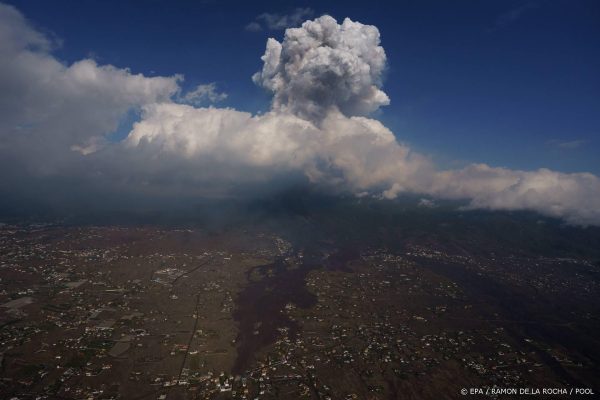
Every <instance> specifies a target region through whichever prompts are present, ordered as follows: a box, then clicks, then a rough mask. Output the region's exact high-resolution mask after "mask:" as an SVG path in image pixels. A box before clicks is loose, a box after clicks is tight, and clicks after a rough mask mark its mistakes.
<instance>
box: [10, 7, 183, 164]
mask: <svg viewBox="0 0 600 400" xmlns="http://www.w3.org/2000/svg"><path fill="white" fill-rule="evenodd" d="M51 48H52V42H51V41H50V40H49V39H48V38H46V37H45V36H44V35H42V34H41V33H39V32H38V31H36V30H34V29H33V28H32V27H31V26H30V25H29V24H28V23H27V21H26V20H25V19H24V17H23V16H22V15H21V14H20V13H19V12H18V11H17V10H16V9H15V8H14V7H12V6H8V5H4V4H0V113H1V114H0V140H1V148H3V149H8V148H10V151H9V152H10V153H11V155H12V156H15V155H19V156H20V157H23V158H27V161H28V162H29V165H28V166H29V167H33V168H41V169H45V170H47V169H52V168H53V167H55V166H56V164H58V163H62V162H63V161H64V162H66V161H67V160H64V158H65V157H66V158H69V154H68V153H69V152H70V150H69V149H70V148H71V147H72V146H74V147H73V148H79V147H81V148H84V147H85V148H88V149H89V145H90V143H91V142H94V143H96V144H99V143H100V142H101V141H102V138H103V137H105V136H106V135H107V134H109V133H111V132H113V131H114V130H115V129H116V128H117V126H118V123H119V121H120V120H121V118H122V117H123V115H124V114H125V113H126V112H127V111H128V110H130V109H131V108H135V107H139V106H141V105H142V104H146V103H152V102H157V101H167V100H169V99H170V98H171V96H172V95H173V94H175V93H176V92H177V91H178V90H179V86H178V83H177V81H178V80H179V79H180V78H179V77H178V76H173V77H155V78H148V77H145V76H143V75H140V74H132V73H131V72H130V71H129V70H127V69H120V68H116V67H113V66H111V65H103V66H100V65H98V64H97V63H96V62H95V61H94V60H91V59H84V60H81V61H78V62H75V63H73V64H71V65H65V64H64V63H61V62H60V61H58V60H57V59H56V58H55V57H53V56H52V55H51V54H50V49H51ZM65 149H67V152H65V151H63V150H65ZM83 152H84V153H85V152H86V151H85V150H84V151H83ZM32 154H35V156H33V155H32ZM53 164H54V165H53Z"/></svg>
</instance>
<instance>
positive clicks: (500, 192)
mask: <svg viewBox="0 0 600 400" xmlns="http://www.w3.org/2000/svg"><path fill="white" fill-rule="evenodd" d="M262 60H263V62H264V65H263V67H262V69H261V71H259V72H257V73H256V74H255V75H254V76H253V80H254V81H255V82H256V83H257V84H258V85H260V86H261V87H263V88H265V89H266V90H268V91H270V92H272V93H273V103H272V108H271V110H270V111H268V112H266V113H264V114H260V115H252V114H250V113H247V112H243V111H239V110H235V109H230V108H214V107H204V108H203V107H197V106H195V105H194V104H195V103H196V100H198V101H199V99H208V100H210V96H212V95H214V96H217V95H218V93H217V92H216V91H215V88H214V87H212V88H211V87H199V88H198V89H197V90H195V91H193V92H191V93H188V95H182V94H181V88H180V86H179V85H180V82H181V80H182V79H183V77H181V76H178V75H174V76H170V77H151V78H150V77H146V76H143V75H140V74H133V73H131V72H130V71H129V70H127V69H121V68H117V67H114V66H110V65H104V66H102V65H98V64H97V63H96V62H94V61H93V60H90V59H84V60H81V61H78V62H76V63H73V64H71V65H65V64H63V63H61V62H60V61H59V60H57V59H56V58H55V57H54V56H53V55H52V43H51V41H50V40H49V39H48V38H47V37H46V36H44V35H42V34H41V33H39V32H38V31H37V30H35V29H33V28H32V27H31V25H30V24H29V23H28V22H27V21H26V20H25V19H24V18H23V16H22V15H21V14H20V13H19V12H18V11H17V10H16V9H14V8H13V7H10V6H5V5H0V104H1V108H0V110H1V111H0V113H1V115H0V160H1V161H0V167H1V171H2V172H0V174H1V175H0V176H2V178H3V181H4V182H8V183H9V184H10V183H16V182H18V183H19V184H18V185H16V186H13V188H11V190H17V191H18V190H21V189H18V188H23V187H27V186H33V185H35V184H37V183H39V182H57V181H61V182H68V184H67V185H64V184H63V185H62V186H59V185H57V186H56V189H55V190H62V191H66V192H67V193H69V191H75V188H74V187H72V186H69V185H70V184H73V183H72V182H75V184H77V185H83V186H85V187H87V188H93V190H94V191H95V192H105V193H107V194H108V195H113V196H117V197H118V196H119V195H120V194H122V193H123V192H135V193H138V194H140V195H142V196H167V197H168V196H175V197H176V196H184V195H185V196H208V195H215V194H217V195H225V194H227V195H235V194H236V193H239V192H240V190H241V188H262V187H273V186H274V185H280V186H285V185H286V184H289V182H290V181H295V180H302V181H306V182H310V183H311V184H314V185H318V186H320V187H322V188H324V189H326V190H333V191H338V192H344V193H353V194H355V195H359V196H364V195H371V196H376V197H382V198H389V199H392V198H394V197H396V196H398V195H400V194H402V193H417V194H422V195H427V196H432V197H436V198H446V199H466V200H468V201H469V204H470V207H473V208H485V209H491V210H533V211H537V212H540V213H542V214H545V215H549V216H553V217H558V218H563V219H565V220H566V221H568V222H570V223H576V224H584V225H585V224H596V225H600V180H599V179H598V177H596V176H594V175H592V174H588V173H579V174H565V173H560V172H554V171H550V170H546V169H541V170H538V171H515V170H510V169H506V168H494V167H490V166H488V165H485V164H473V165H470V166H467V167H465V168H463V169H460V170H446V171H444V170H439V169H437V168H436V166H435V165H434V163H433V162H432V161H431V160H430V159H429V158H428V157H426V156H425V155H422V154H419V153H416V152H414V151H412V150H411V149H410V148H409V147H408V146H406V145H404V144H402V143H401V142H399V141H398V140H397V138H396V136H395V135H394V134H393V133H392V132H391V131H390V130H389V129H387V128H386V127H385V126H384V125H383V124H381V123H380V122H379V121H377V120H375V119H372V118H369V117H368V115H369V113H371V112H372V111H374V110H376V109H378V108H379V107H381V106H384V105H386V104H388V103H389V101H390V100H389V97H388V96H387V95H386V94H385V93H384V92H383V90H382V74H383V73H384V71H385V66H386V55H385V51H384V49H383V48H382V47H381V45H380V38H379V31H378V30H377V28H376V27H374V26H369V25H363V24H361V23H359V22H353V21H351V20H349V19H345V20H344V21H343V22H342V23H341V24H339V23H338V22H337V21H336V20H335V19H333V18H332V17H329V16H323V17H320V18H317V19H315V20H313V21H306V22H304V23H303V24H302V26H301V27H299V28H291V29H287V30H286V31H285V34H284V37H283V40H282V41H281V42H279V41H277V40H275V39H269V40H268V42H267V46H266V51H265V54H264V56H263V57H262ZM211 93H212V94H211ZM186 96H188V97H189V98H187V99H186ZM217 100H222V99H217ZM182 102H187V103H188V104H183V103H182ZM131 110H138V111H139V112H140V118H139V120H138V122H136V123H135V124H134V125H133V128H132V129H131V131H130V132H129V133H128V134H127V136H126V137H125V139H123V140H118V141H117V140H114V139H112V136H111V135H112V133H113V132H114V131H115V130H116V129H117V127H118V126H119V123H120V121H122V119H123V118H124V117H125V116H126V115H128V113H130V112H131ZM15 187H18V188H17V189H15ZM3 190H4V191H7V190H9V189H7V188H6V187H5V188H3ZM257 190H258V189H257Z"/></svg>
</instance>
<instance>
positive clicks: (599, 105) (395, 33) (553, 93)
mask: <svg viewBox="0 0 600 400" xmlns="http://www.w3.org/2000/svg"><path fill="white" fill-rule="evenodd" d="M8 3H10V4H13V5H15V6H16V7H17V8H18V9H19V10H20V11H21V12H23V14H24V15H25V16H27V18H28V19H29V20H30V21H31V22H32V23H33V24H34V26H36V28H38V29H40V30H42V31H44V32H47V33H49V34H52V35H54V36H56V37H57V38H59V39H60V41H61V42H62V44H61V46H60V47H59V48H57V49H56V50H55V52H54V54H55V55H56V56H57V58H59V59H62V60H64V61H66V62H73V61H76V60H79V59H81V58H84V57H90V56H91V57H93V58H95V59H96V60H97V61H98V62H99V63H102V64H113V65H115V66H117V67H128V68H130V69H131V70H132V72H135V73H137V72H141V73H144V74H146V75H172V74H174V73H181V74H184V75H185V82H184V84H183V86H184V88H191V87H195V86H196V85H198V84H202V83H209V82H216V84H217V87H218V89H219V90H222V91H224V92H226V93H227V94H228V98H227V99H226V100H225V101H224V102H222V103H220V105H223V106H231V107H235V108H237V109H241V110H247V111H253V112H255V111H259V110H266V109H268V108H269V101H270V98H271V96H270V95H269V94H267V93H265V92H264V90H263V89H261V88H259V87H257V86H256V85H254V84H253V82H252V81H251V76H252V74H253V73H254V72H256V71H258V70H259V69H260V68H261V66H262V62H261V60H260V56H261V55H262V54H263V53H264V47H265V41H266V38H267V37H270V36H272V37H275V38H277V39H278V40H280V39H281V37H282V35H283V31H281V30H269V29H263V30H261V31H258V32H252V31H249V30H247V29H245V27H246V26H247V25H248V24H249V23H251V22H252V21H255V20H256V17H257V16H258V15H260V14H261V13H277V14H282V15H283V14H289V13H292V12H293V11H294V10H295V9H296V8H298V7H309V8H311V9H312V10H313V11H314V13H313V15H314V16H319V15H321V14H324V13H327V14H330V15H332V16H333V17H335V18H336V19H338V21H340V20H342V19H343V18H344V17H350V18H351V19H353V20H358V21H360V22H362V23H365V24H371V25H375V26H377V27H378V28H379V30H380V32H381V37H382V46H383V47H384V48H385V50H386V54H387V57H388V64H389V66H388V70H387V72H386V76H385V82H384V86H383V89H384V90H385V92H386V93H387V94H388V95H389V97H390V98H391V104H390V105H389V106H387V107H384V108H382V110H381V111H378V113H377V118H378V119H380V120H381V121H382V122H384V124H385V125H386V126H388V127H389V128H390V129H391V130H392V131H393V132H394V133H395V134H396V136H397V137H398V139H399V140H400V141H401V142H405V143H407V144H409V145H411V147H412V148H414V149H416V150H418V151H421V152H423V153H426V154H430V155H431V156H432V157H433V158H434V159H435V160H436V162H437V163H438V164H439V165H441V166H447V167H460V166H462V165H464V164H466V163H467V162H485V163H488V164H490V165H493V166H506V167H509V168H516V169H536V168H540V167H547V168H551V169H554V170H558V171H565V172H576V171H589V172H593V173H595V174H598V173H600V162H599V161H600V158H599V157H598V154H600V95H599V94H600V74H599V73H598V71H600V51H598V49H599V48H600V46H599V45H600V23H599V22H600V3H598V2H597V1H567V0H565V1H561V0H556V1H457V2H448V1H396V2H364V1H362V2H353V1H344V2H333V1H320V2H314V3H309V2H288V1H271V2H260V1H253V2H242V1H240V2H233V1H173V0H170V1H162V0H154V1H137V2H136V1H129V2H127V1H78V2H72V1H52V2H45V1H28V0H25V1H9V2H8Z"/></svg>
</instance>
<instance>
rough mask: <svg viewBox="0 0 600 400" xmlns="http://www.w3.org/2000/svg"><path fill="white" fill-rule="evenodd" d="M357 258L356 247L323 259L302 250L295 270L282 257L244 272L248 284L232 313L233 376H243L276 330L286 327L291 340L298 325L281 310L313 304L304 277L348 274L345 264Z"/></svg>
mask: <svg viewBox="0 0 600 400" xmlns="http://www.w3.org/2000/svg"><path fill="white" fill-rule="evenodd" d="M358 255H359V252H358V250H356V249H355V248H347V249H344V250H342V251H338V252H335V253H333V254H331V255H329V256H328V257H326V258H324V257H323V256H321V255H320V254H319V253H318V252H312V251H305V255H304V257H303V258H302V262H301V264H300V265H299V266H296V267H294V268H291V267H290V266H289V265H288V263H287V262H286V260H285V259H286V257H285V256H281V257H278V258H277V259H275V261H274V262H273V263H270V264H265V265H259V266H256V267H253V268H251V269H250V270H249V271H247V272H246V278H247V280H248V282H249V283H248V285H247V286H246V287H245V288H244V290H243V291H242V292H241V293H240V294H239V295H238V297H237V299H236V308H235V311H234V313H233V318H234V320H235V321H236V322H237V324H238V329H239V333H238V336H237V340H236V342H237V345H238V347H237V358H236V360H235V363H234V366H233V373H234V374H241V373H243V372H244V370H245V368H246V367H247V366H248V365H249V364H250V363H251V361H252V357H253V355H254V354H255V353H256V352H257V351H258V350H260V349H261V348H262V347H264V346H267V345H269V344H271V343H273V342H274V341H275V339H276V338H277V336H278V334H279V332H278V329H279V328H288V329H289V335H290V337H292V338H293V337H294V336H295V335H296V334H297V333H298V330H299V329H300V327H299V326H298V324H297V323H296V322H294V321H292V320H291V319H289V317H288V316H287V315H286V314H285V313H284V312H282V310H284V307H285V305H286V304H288V303H292V304H294V305H295V306H296V307H300V308H310V307H312V306H314V305H315V304H316V302H317V299H316V297H315V295H313V294H312V293H311V292H310V291H308V289H307V287H306V276H307V275H308V273H309V272H310V271H312V270H314V269H318V268H327V269H335V270H341V271H346V272H350V269H349V268H348V266H347V263H348V262H349V261H351V260H353V259H355V258H356V257H358ZM254 272H258V273H259V274H260V276H261V279H260V280H252V279H251V275H252V274H253V273H254Z"/></svg>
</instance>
